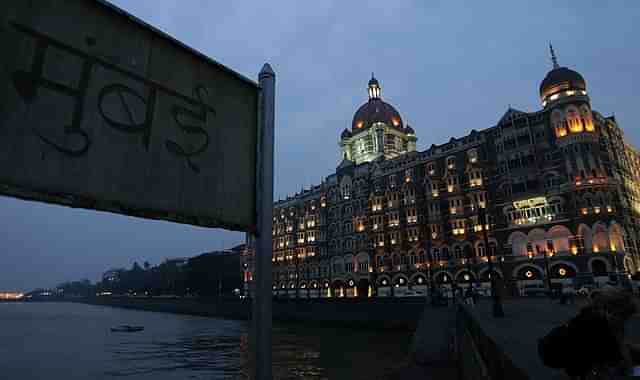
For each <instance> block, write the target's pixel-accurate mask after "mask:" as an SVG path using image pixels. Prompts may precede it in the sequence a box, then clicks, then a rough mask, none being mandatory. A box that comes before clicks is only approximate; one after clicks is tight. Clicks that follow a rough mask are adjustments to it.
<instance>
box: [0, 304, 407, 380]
mask: <svg viewBox="0 0 640 380" xmlns="http://www.w3.org/2000/svg"><path fill="white" fill-rule="evenodd" d="M122 324H128V325H143V326H144V327H145V330H144V331H143V332H139V333H114V332H111V331H110V328H111V327H113V326H117V325H122ZM246 333H247V325H246V323H245V322H241V321H230V320H220V319H214V318H203V317H194V316H185V315H175V314H167V313H153V312H145V311H135V310H126V309H118V308H110V307H104V306H93V305H84V304H75V303H0V379H3V380H13V379H16V380H30V379H48V380H57V379H60V380H63V379H64V380H74V379H153V380H168V379H181V380H182V379H242V378H244V375H246V371H247V369H246V352H245V351H244V350H243V344H242V343H241V341H242V340H243V339H241V337H243V336H244V337H245V338H246ZM409 343H410V334H409V333H398V332H386V331H371V330H358V329H335V328H314V327H304V326H303V325H300V324H295V325H276V326H274V342H273V347H274V348H273V361H274V378H275V379H287V380H288V379H310V380H311V379H314V380H315V379H318V380H319V379H331V380H333V379H355V380H357V379H368V380H370V379H384V378H385V377H386V376H387V375H389V374H390V373H392V372H393V371H395V370H397V369H398V368H400V367H401V366H402V365H404V364H405V363H406V360H407V351H408V348H409Z"/></svg>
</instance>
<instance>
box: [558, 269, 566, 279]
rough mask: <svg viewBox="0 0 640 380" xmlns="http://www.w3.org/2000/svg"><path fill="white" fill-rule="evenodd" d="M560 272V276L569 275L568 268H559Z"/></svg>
mask: <svg viewBox="0 0 640 380" xmlns="http://www.w3.org/2000/svg"><path fill="white" fill-rule="evenodd" d="M558 274H559V275H560V276H562V277H564V276H566V275H567V270H566V269H564V268H560V269H559V270H558Z"/></svg>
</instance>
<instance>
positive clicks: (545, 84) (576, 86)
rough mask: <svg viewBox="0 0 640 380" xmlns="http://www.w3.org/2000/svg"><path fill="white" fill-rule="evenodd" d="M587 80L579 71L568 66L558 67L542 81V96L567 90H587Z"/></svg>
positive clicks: (543, 97) (544, 97)
mask: <svg viewBox="0 0 640 380" xmlns="http://www.w3.org/2000/svg"><path fill="white" fill-rule="evenodd" d="M586 89H587V82H586V81H585V80H584V78H583V77H582V75H580V73H578V72H577V71H573V70H571V69H568V68H566V67H558V68H554V69H553V70H551V71H549V72H548V73H547V76H546V77H544V79H543V80H542V83H540V98H542V99H543V100H544V99H546V98H547V97H549V96H551V95H553V94H556V93H558V92H561V91H565V90H586Z"/></svg>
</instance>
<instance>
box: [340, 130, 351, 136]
mask: <svg viewBox="0 0 640 380" xmlns="http://www.w3.org/2000/svg"><path fill="white" fill-rule="evenodd" d="M351 136H352V134H351V131H350V130H349V128H345V129H344V131H342V133H341V134H340V138H341V139H348V138H349V137H351Z"/></svg>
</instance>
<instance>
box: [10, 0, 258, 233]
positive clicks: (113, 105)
mask: <svg viewBox="0 0 640 380" xmlns="http://www.w3.org/2000/svg"><path fill="white" fill-rule="evenodd" d="M0 42H1V43H2V47H3V54H2V57H1V58H0V62H1V64H0V194H3V195H9V196H13V197H18V198H22V199H28V200H36V201H44V202H49V203H56V204H62V205H68V206H71V207H82V208H88V209H96V210H103V211H109V212H114V213H119V214H125V215H133V216H139V217H144V218H153V219H164V220H169V221H175V222H180V223H187V224H193V225H199V226H207V227H221V228H226V229H232V230H243V231H252V230H254V229H255V225H256V144H257V138H258V136H257V125H258V120H257V119H258V116H257V115H258V109H257V108H258V92H259V88H258V86H257V84H256V83H254V82H252V81H250V80H247V79H245V78H243V77H241V76H240V75H239V74H236V73H234V72H232V71H231V70H229V69H227V68H225V67H224V66H222V65H220V64H218V63H216V62H214V61H212V60H211V59H209V58H207V57H205V56H203V55H202V54H200V53H198V52H196V51H194V50H192V49H190V48H188V47H186V46H184V45H183V44H181V43H180V42H178V41H176V40H174V39H173V38H171V37H169V36H167V35H166V34H163V33H162V32H159V31H158V30H156V29H154V28H153V27H151V26H149V25H147V24H145V23H144V22H142V21H140V20H137V19H135V18H133V17H132V16H130V15H128V14H127V13H125V12H123V11H121V10H119V9H118V8H115V7H114V6H112V5H110V4H108V3H106V2H103V1H98V0H66V1H58V0H37V1H24V0H6V1H5V2H3V6H2V10H0Z"/></svg>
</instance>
